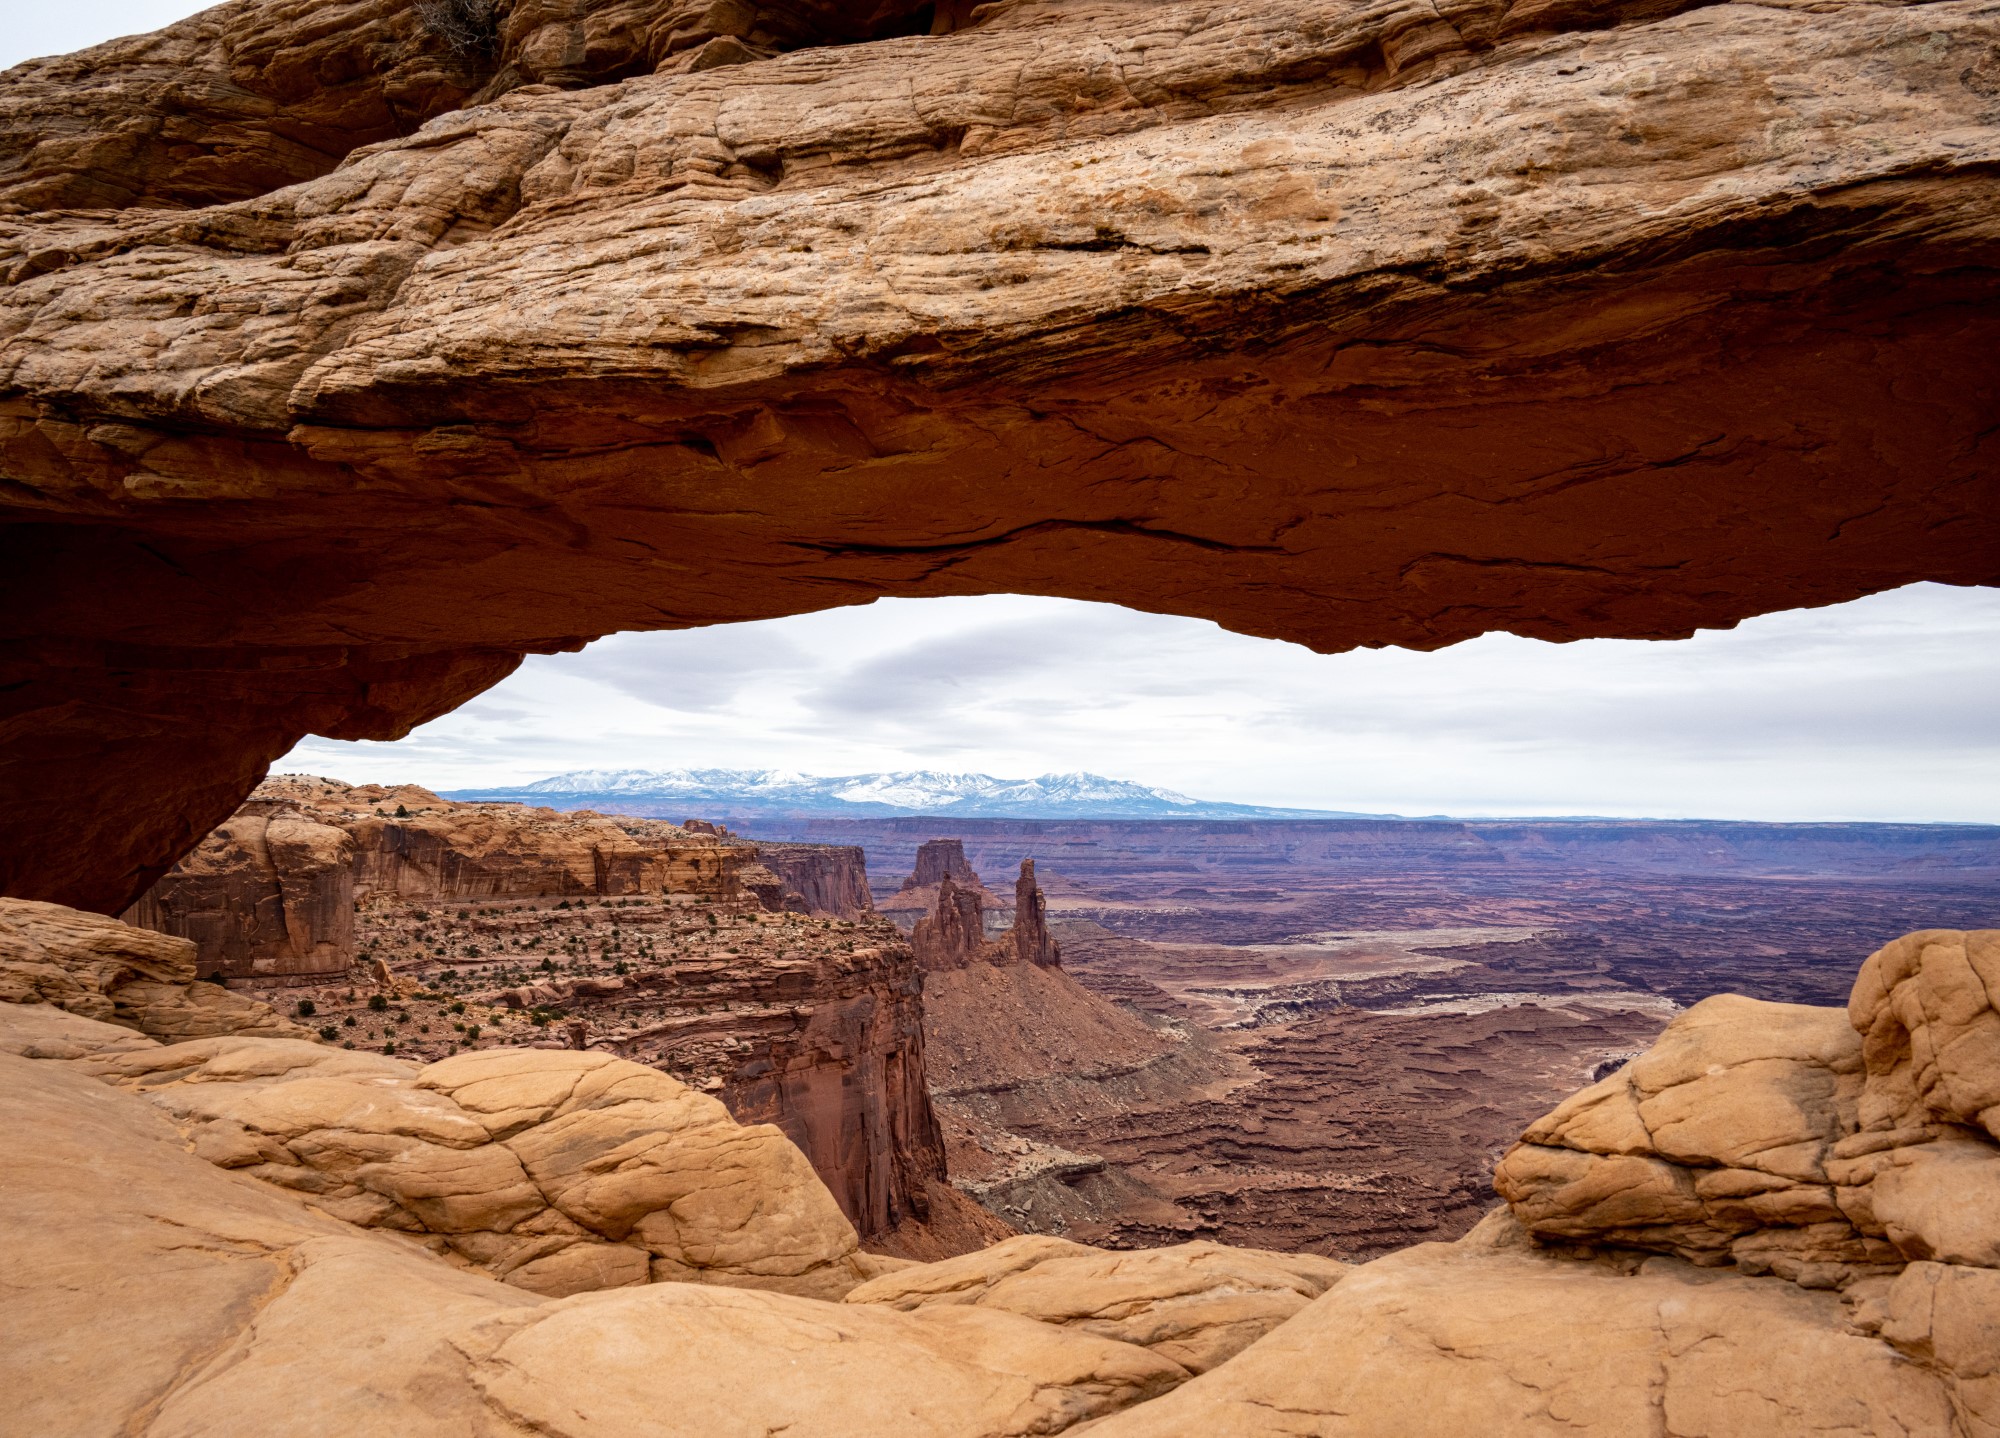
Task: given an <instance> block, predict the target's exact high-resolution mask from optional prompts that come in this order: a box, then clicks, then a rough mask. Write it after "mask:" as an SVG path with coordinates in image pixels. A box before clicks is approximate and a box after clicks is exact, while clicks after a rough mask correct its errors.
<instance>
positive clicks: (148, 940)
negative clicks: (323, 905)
mask: <svg viewBox="0 0 2000 1438" xmlns="http://www.w3.org/2000/svg"><path fill="white" fill-rule="evenodd" d="M0 1003H8V1004H53V1005H55V1006H56V1007H58V1008H61V1009H65V1010H67V1011H68V1012H70V1013H74V1014H79V1015H81V1016H83V1017H85V1018H92V1019H102V1020H104V1021H105V1022H107V1023H114V1024H120V1025H122V1026H124V1027H126V1028H130V1029H136V1030H137V1031H138V1032H140V1033H143V1034H148V1035H150V1036H152V1037H154V1038H159V1039H166V1040H169V1041H173V1040H180V1039H194V1038H204V1037H208V1036H211V1035H217V1034H270V1035H282V1036H286V1037H291V1038H298V1039H304V1038H306V1037H308V1031H307V1030H306V1029H303V1028H300V1027H299V1026H298V1025H297V1024H295V1023H293V1022H291V1021H290V1020H289V1019H283V1018H280V1017H279V1016H278V1015H277V1013H276V1012H275V1011H274V1010H273V1009H272V1008H271V1007H270V1006H269V1005H268V1004H261V1003H258V1002H257V1001H256V1000H254V999H246V998H244V997H243V996H241V995H240V994H233V993H231V992H229V990H228V989H225V988H223V987H221V986H220V985H217V984H209V983H201V982H198V981H197V980H196V979H195V946H194V945H193V944H192V943H190V942H189V941H188V940H186V939H182V938H174V937H170V936H168V935H165V934H157V933H154V932H152V931H151V930H149V929H141V928H137V927H134V926H133V925H131V924H126V923H121V922H119V921H118V920H117V919H110V918H106V917H104V916H103V915H101V914H87V913H82V912H79V911H78V910H75V909H70V908H65V907H63V906H62V905H60V904H40V903H35V902H33V901H31V900H26V899H0Z"/></svg>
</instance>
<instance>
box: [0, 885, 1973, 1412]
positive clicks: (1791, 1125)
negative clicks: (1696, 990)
mask: <svg viewBox="0 0 2000 1438" xmlns="http://www.w3.org/2000/svg"><path fill="white" fill-rule="evenodd" d="M1007 947H1010V948H1011V947H1012V946H1007ZM193 950H194V945H193V943H192V942H191V941H189V940H186V939H178V938H174V937H171V936H165V935H159V934H154V933H151V932H149V931H146V930H142V929H137V928H133V927H131V926H129V925H125V924H122V923H120V922H118V921H116V920H113V919H108V918H105V917H102V916H98V915H91V914H84V913H79V912H77V911H75V910H70V909H66V908H63V907H62V906H59V905H52V904H45V903H33V902H24V901H20V900H0V973H5V974H19V975H23V976H28V975H32V976H33V977H34V978H35V979H36V980H37V981H38V986H37V987H34V988H33V989H32V990H31V991H30V990H22V989H19V988H10V989H9V990H8V991H7V992H6V993H5V994H4V998H3V999H0V1071H4V1072H5V1074H6V1078H7V1082H6V1083H5V1084H4V1085H0V1094H4V1099H0V1110H4V1112H5V1117H6V1119H7V1121H8V1124H9V1131H10V1133H11V1134H12V1135H13V1141H12V1142H10V1144H9V1145H8V1146H7V1149H6V1152H5V1156H4V1159H0V1164H4V1168H5V1175H4V1181H3V1182H0V1211H4V1212H5V1214H6V1218H7V1222H8V1227H9V1231H10V1232H12V1233H17V1234H23V1235H28V1236H29V1241H28V1242H26V1243H24V1244H23V1245H22V1251H21V1255H20V1261H19V1262H17V1264H16V1267H15V1271H14V1276H13V1280H12V1282H11V1284H10V1299H9V1302H8V1304H7V1305H5V1306H4V1307H0V1333H4V1335H5V1337H6V1338H7V1340H8V1341H7V1342H6V1343H5V1344H4V1345H0V1370H4V1371H5V1372H6V1373H7V1374H8V1376H9V1378H10V1380H15V1379H18V1380H20V1387H19V1389H18V1390H17V1391H18V1392H19V1393H20V1395H21V1400H20V1403H19V1405H18V1407H17V1412H18V1413H19V1414H20V1415H21V1416H22V1418H23V1421H26V1422H29V1423H31V1424H33V1425H35V1426H36V1427H38V1428H39V1429H42V1430H45V1431H52V1432H65V1433H78V1434H83V1433H98V1432H107V1433H108V1432H112V1431H123V1432H143V1433H156V1434H160V1435H162V1438H164V1435H168V1434H184V1433H185V1434H192V1433H198V1432H215V1431H236V1430H240V1429H242V1428H243V1427H245V1426H246V1425H249V1424H253V1423H254V1424H255V1425H256V1427H257V1428H258V1430H259V1431H269V1432H273V1433H277V1434H281V1435H282V1434H301V1435H303V1434H305V1433H307V1432H314V1431H325V1427H326V1425H327V1424H328V1423H329V1422H331V1423H335V1424H338V1425H342V1426H347V1425H353V1426H356V1427H357V1430H359V1429H360V1428H362V1427H365V1426H367V1425H370V1424H373V1425H375V1426H380V1425H381V1424H383V1423H393V1425H394V1426H395V1428H396V1431H398V1432H409V1433H415V1434H426V1435H427V1434H433V1433H435V1434H443V1433H447V1432H450V1431H461V1432H463V1431H468V1430H469V1431H474V1432H478V1431H482V1430H484V1431H491V1432H505V1431H508V1430H509V1429H512V1430H513V1431H540V1432H544V1433H555V1434H561V1435H572V1438H585V1435H588V1434H612V1433H638V1432H645V1431H652V1432H659V1431H668V1432H674V1433H688V1434H694V1433H715V1432H748V1431H754V1429H755V1427H757V1426H761V1427H763V1428H764V1429H766V1430H767V1431H769V1430H779V1431H782V1430H783V1429H786V1428H800V1429H802V1430H803V1431H812V1432H816V1433H822V1434H826V1435H829V1438H862V1435H866V1434H872V1433H880V1432H887V1431H898V1432H924V1433H933V1434H938V1435H951V1438H989V1435H990V1438H1000V1435H1026V1434H1030V1433H1040V1434H1054V1433H1060V1432H1063V1431H1065V1430H1068V1429H1071V1428H1078V1427H1081V1426H1084V1425H1088V1426H1089V1427H1090V1428H1091V1429H1092V1430H1093V1431H1102V1432H1105V1433H1109V1434H1113V1435H1119V1434H1135V1435H1136V1434H1146V1435H1159V1434H1169V1435H1172V1434H1183V1433H1185V1434H1190V1435H1192V1434H1204V1435H1208V1434H1275V1433H1279V1432H1291V1433H1298V1432H1313V1433H1327V1434H1335V1433H1338V1434H1357V1435H1384V1438H1386V1435H1388V1434H1391V1433H1399V1434H1406V1433H1418V1434H1435V1435H1439V1438H1443V1435H1446V1434H1456V1433H1463V1432H1468V1431H1481V1432H1485V1431H1508V1432H1515V1431H1518V1432H1524V1433H1527V1432H1549V1431H1555V1429H1556V1428H1557V1427H1562V1428H1567V1429H1569V1430H1570V1431H1573V1432H1580V1433H1584V1434H1601V1435H1604V1438H1612V1435H1619V1434H1625V1433H1630V1432H1633V1431H1644V1430H1645V1429H1646V1428H1647V1427H1648V1426H1651V1427H1653V1428H1659V1427H1661V1426H1662V1425H1663V1424H1664V1425H1666V1426H1667V1429H1668V1431H1672V1429H1673V1428H1675V1427H1679V1428H1682V1429H1692V1430H1693V1431H1707V1432H1711V1433H1716V1434H1749V1433H1752V1432H1774V1433H1780V1434H1799V1435H1804V1434H1808V1433H1824V1432H1829V1431H1846V1432H1852V1433H1856V1434H1862V1433H1868V1434H1874V1433H1890V1432H1903V1433H1916V1432H1922V1433H1947V1432H1949V1433H1954V1434H1961V1435H1966V1438H1973V1435H1979V1434H1983V1433H1986V1432H1989V1431H1991V1430H1992V1428H1993V1426H1994V1424H1995V1423H1996V1422H2000V1406H1996V1395H2000V1389H1996V1386H1995V1374H1994V1370H1993V1355H1994V1353H1995V1351H1996V1350H1995V1347H1994V1343H1993V1337H1994V1335H1995V1333H1996V1332H2000V1283H1996V1282H1995V1279H1996V1277H1997V1276H2000V1244H1996V1238H1995V1235H1996V1233H2000V1203H1996V1196H2000V1144H1996V1140H2000V1011H1996V1009H1995V1008H1994V1006H1993V1002H1992V1000H1991V998H1990V994H1991V993H1992V991H1993V989H1994V988H1995V987H1996V986H2000V932H1995V931H1987V932H1971V933H1968V932H1964V931H1955V930H1929V931H1923V932H1919V933H1913V934H1909V935H1905V936H1903V937H1901V938H1899V939H1897V940H1896V941H1894V942H1893V943H1891V944H1889V945H1886V946H1884V947H1883V948H1882V949H1880V950H1878V951H1877V952H1876V953H1875V954H1874V955H1872V956H1871V957H1870V958H1869V959H1868V960H1867V961H1866V962H1865V963H1864V964H1863V965H1862V967H1861V970H1860V973H1859V975H1858V977H1857V978H1856V980H1855V982H1854V984H1853V987H1852V993H1851V995H1850V998H1849V1001H1848V1004H1847V1006H1846V1007H1845V1009H1841V1008H1826V1007H1813V1006H1809V1005H1794V1004H1780V1003H1771V1002H1768V1001H1763V1000H1756V999H1748V998H1743V997H1740V996H1734V995H1723V996H1718V997H1714V998H1711V999H1708V1000H1705V1001H1704V1002H1702V1003H1700V1004H1697V1005H1695V1006H1694V1007H1693V1008H1691V1009H1689V1010H1687V1011H1685V1012H1683V1013H1680V1014H1678V1015H1677V1016H1676V1017H1675V1018H1674V1019H1673V1020H1672V1022H1671V1023H1669V1024H1668V1026H1667V1027H1666V1029H1665V1030H1664V1032H1662V1033H1661V1034H1660V1035H1659V1037H1658V1038H1657V1039H1656V1040H1655V1041H1654V1042H1653V1043H1651V1044H1649V1045H1648V1046H1647V1047H1646V1048H1645V1049H1644V1050H1643V1051H1642V1052H1640V1053H1639V1054H1637V1055H1636V1056H1634V1057H1633V1058H1632V1059H1631V1060H1630V1061H1628V1062H1624V1063H1621V1064H1620V1065H1619V1066H1618V1067H1617V1068H1616V1069H1615V1070H1613V1071H1612V1072H1610V1073H1609V1074H1607V1075H1606V1076H1605V1077H1604V1078H1602V1079H1601V1080H1600V1081H1598V1082H1596V1083H1594V1084H1591V1085H1588V1086H1586V1087H1584V1088H1582V1089H1581V1090H1579V1091H1577V1092H1575V1093H1573V1094H1572V1095H1571V1096H1569V1097H1568V1098H1567V1099H1566V1100H1564V1101H1563V1102H1562V1103H1560V1104H1559V1105H1557V1106H1556V1107H1555V1108H1554V1109H1553V1110H1552V1111H1550V1112H1548V1113H1546V1114H1544V1115H1542V1116H1541V1117H1540V1118H1539V1119H1537V1120H1536V1121H1535V1122H1534V1123H1532V1124H1530V1125H1529V1126H1528V1128H1527V1129H1526V1130H1525V1132H1523V1133H1522V1134H1521V1136H1520V1138H1519V1139H1518V1141H1517V1142H1515V1143H1514V1144H1512V1145H1511V1147H1510V1148H1509V1149H1508V1150H1507V1152H1506V1153H1505V1155H1504V1156H1503V1158H1502V1160H1501V1163H1500V1165H1499V1169H1498V1172H1497V1174H1496V1182H1497V1184H1498V1186H1499V1188H1500V1191H1501V1192H1502V1194H1503V1195H1504V1196H1505V1200H1506V1201H1505V1203H1504V1204H1502V1205H1498V1206H1496V1207H1495V1208H1494V1209H1493V1210H1492V1211H1490V1212H1489V1213H1488V1214H1487V1215H1486V1216H1485V1217H1484V1218H1482V1219H1481V1221H1480V1222H1479V1223H1478V1224H1477V1226H1476V1227H1474V1228H1473V1229H1472V1231H1471V1232H1469V1233H1468V1234H1466V1235H1465V1236H1464V1237H1463V1238H1461V1239H1459V1240H1458V1241H1457V1242H1455V1243H1422V1244H1418V1245H1416V1246H1414V1247H1411V1248H1407V1249H1404V1250H1402V1251H1400V1252H1397V1253H1394V1254H1391V1255H1389V1256H1386V1257H1383V1258H1378V1259H1375V1260H1373V1261H1372V1262H1368V1263H1363V1264H1358V1265H1353V1264H1346V1263H1341V1262H1337V1261H1334V1260H1329V1259H1326V1258H1321V1257H1315V1256H1312V1255H1309V1254H1286V1253H1278V1252H1271V1251H1268V1250H1261V1249H1255V1248H1242V1247H1232V1246H1228V1245H1222V1244H1217V1243H1213V1242H1206V1241H1191V1242H1184V1243H1180V1244H1175V1245H1169V1246H1166V1247H1158V1248H1153V1249H1149V1250H1146V1251H1144V1252H1140V1253H1120V1252H1115V1251H1111V1250H1106V1249H1103V1248H1099V1247H1094V1246H1091V1245H1088V1244H1082V1243H1077V1242H1074V1241H1070V1240H1065V1239H1061V1238H1054V1237H1047V1236H1041V1235H1022V1236H1017V1237H1013V1238H1009V1239H1005V1240H1003V1241H1000V1242H997V1243H993V1244H990V1245H987V1246H984V1247H981V1248H979V1249H977V1250H976V1251H973V1252H970V1253H966V1254H963V1255H960V1256H956V1257H951V1258H946V1259H943V1260H937V1261H931V1262H918V1261H913V1260H911V1259H908V1258H899V1257H895V1256H889V1255H883V1254H879V1253H877V1252H873V1251H871V1249H870V1248H869V1247H867V1246H865V1245H864V1244H863V1243H862V1242H861V1241H860V1240H859V1238H858V1235H857V1234H856V1231H855V1229H854V1228H853V1227H852V1226H851V1225H850V1224H849V1223H848V1222H847V1221H846V1219H845V1218H844V1217H843V1216H842V1215H841V1213H840V1211H839V1208H838V1207H837V1206H836V1205H835V1203H834V1202H833V1198H832V1195H831V1194H830V1193H829V1192H828V1191H827V1190H826V1188H825V1187H824V1186H823V1185H821V1184H820V1183H819V1182H818V1179H817V1177H816V1176H815V1175H814V1174H813V1172H812V1169H811V1166H810V1165H809V1164H807V1163H806V1161H805V1159H804V1156H803V1155H802V1154H801V1153H800V1152H799V1150H798V1149H797V1148H796V1147H795V1146H794V1145H792V1144H791V1142H790V1141H789V1140H788V1139H786V1138H785V1136H784V1135H783V1134H782V1133H781V1132H780V1131H779V1130H778V1129H776V1128H774V1127H771V1126H769V1125H754V1124H753V1125H742V1124H739V1123H737V1122H736V1121H735V1120H734V1119H732V1118H731V1117H730V1116H729V1115H728V1113H727V1112H726V1110H725V1109H724V1108H723V1107H722V1105H721V1104H719V1103H717V1102H715V1101H714V1100H713V1099H711V1098H708V1097H705V1096H703V1095H701V1094H699V1093H697V1092H696V1091H694V1090H692V1089H690V1088H689V1087H688V1086H687V1085H685V1084H683V1083H681V1082H680V1081H678V1080H676V1079H674V1078H672V1077H671V1076H669V1075H666V1074H663V1073H661V1072H659V1071H658V1070H657V1069H653V1068H648V1067H645V1066H642V1065H639V1064H635V1063H632V1062H630V1061H628V1060H624V1059H619V1058H616V1057H612V1056H610V1055H606V1054H595V1053H583V1052H577V1051H574V1050H555V1051H542V1050H536V1049H532V1048H519V1047H515V1048H500V1049H488V1050H481V1051H473V1052H468V1053H459V1054H456V1055H454V1056H453V1057H450V1058H446V1059H442V1060H439V1061H436V1062H432V1063H427V1064H424V1065H421V1066H419V1065H416V1064H413V1063H410V1062H408V1061H405V1060H401V1059H397V1058H394V1057H390V1056H385V1055H377V1054H365V1053H358V1052H354V1051H351V1050H347V1049H344V1048H339V1047H335V1046H332V1045H329V1044H325V1043H320V1042H314V1041H312V1040H310V1039H304V1038H300V1037H294V1036H292V1035H291V1034H290V1033H288V1032H285V1031H283V1030H282V1029H277V1030H274V1028H273V1022H274V1018H275V1016H274V1015H273V1014H272V1013H271V1011H270V1010H269V1009H268V1008H264V1007H262V1006H245V1007H243V1008H242V1009H240V1010H239V1011H238V1015H237V1016H238V1017H240V1018H241V1019H242V1020H243V1021H244V1030H243V1031H241V1032H238V1031H235V1030H233V1029H232V1028H231V1026H230V1025H228V1024H224V1025H222V1026H221V1027H220V1028H219V1030H217V1031H214V1032H212V1033H211V1034H210V1035H209V1036H207V1037H202V1038H195V1039H182V1038H178V1037H176V1036H173V1035H168V1036H167V1041H165V1042H162V1041H161V1040H160V1039H158V1038H155V1037H153V1036H151V1035H149V1034H148V1033H147V1032H145V1031H144V1029H143V1027H142V1026H141V1025H140V1024H138V1023H135V1022H134V1020H133V1018H132V1016H131V1013H130V1011H129V1010H128V1011H126V1012H125V1013H122V1014H121V1013H119V1012H118V1011H117V1010H116V1009H115V1008H114V1009H113V1011H112V1012H111V1014H110V1016H109V1021H107V1019H105V1018H93V1017H90V1016H89V1014H90V1012H92V1011H93V1010H95V1011H97V1012H103V1009H102V1007H101V1006H102V1005H103V1004H104V1002H105V1000H106V998H107V996H113V995H115V992H116V991H117V989H118V988H119V987H120V986H121V982H124V983H129V982H132V981H133V980H131V979H129V978H125V977H124V976H126V975H128V974H130V973H134V972H141V971H145V970H154V971H158V970H162V969H170V970H172V972H167V973H165V974H164V976H163V977H160V978H156V979H153V980H150V981H151V982H154V983H156V984H160V985H162V986H163V987H165V988H166V989H169V990H174V991H177V992H179V993H181V994H182V995H183V996H185V994H186V993H187V992H189V991H191V990H192V989H194V988H196V987H199V986H200V985H199V984H198V983H197V982H196V981H193V980H191V979H187V978H185V977H184V975H185V973H186V972H188V971H191V970H192V968H193ZM974 967H975V968H977V967H987V968H995V969H998V968H1002V967H1011V968H1013V969H1015V970H1017V971H1019V972H1026V973H1033V972H1042V971H1044V969H1043V968H1042V966H1037V965H1033V964H1025V965H1024V964H1019V963H1009V964H1006V965H1000V964H994V963H991V962H990V961H984V962H982V964H979V965H975V966H974ZM1055 967H1056V966H1053V965H1051V966H1048V970H1047V971H1053V970H1054V968H1055ZM113 1288H115V1290H116V1292H117V1299H116V1301H117V1303H118V1304H119V1313H120V1315H121V1317H122V1319H123V1327H124V1329H125V1330H129V1332H126V1333H125V1334H124V1340H123V1341H122V1342H121V1345H120V1355H119V1356H120V1360H121V1361H120V1363H119V1365H117V1366H116V1368H115V1370H114V1375H115V1376H114V1378H113V1380H112V1381H106V1382H96V1383H72V1382H61V1383H48V1382H46V1381H36V1380H37V1379H43V1378H45V1377H46V1375H47V1374H48V1373H49V1372H50V1371H51V1370H58V1369H60V1368H61V1367H62V1366H63V1365H64V1364H65V1363H66V1362H70V1361H74V1360H75V1359H76V1358H77V1357H78V1356H79V1355H80V1352H81V1351H82V1350H81V1349H80V1347H79V1345H89V1344H91V1343H93V1342H96V1341H97V1339H96V1338H95V1336H94V1335H95V1334H96V1333H97V1332H98V1331H100V1329H101V1325H102V1322H103V1319H104V1313H103V1308H104V1305H105V1302H106V1300H105V1297H104V1295H105V1294H106V1293H107V1292H108V1291H110V1290H111V1289H113ZM217 1353H222V1354H224V1355H226V1356H225V1357H224V1358H223V1359H222V1360H221V1361H217V1360H216V1357H215V1355H216V1354H217ZM774 1366H776V1367H780V1368H782V1370H783V1373H784V1377H783V1380H782V1381H772V1378H771V1375H772V1372H773V1370H774ZM663 1367H673V1368H675V1370H676V1371H677V1372H680V1371H681V1370H686V1372H685V1375H684V1376H682V1377H681V1378H679V1379H678V1380H677V1382H676V1385H675V1399H674V1403H673V1405H672V1409H671V1411H670V1412H663V1411H662V1410H661V1408H660V1404H659V1386H658V1374H659V1372H660V1371H661V1369H662V1368H663ZM530 1423H531V1424H532V1427H529V1426H527V1425H528V1424H530ZM746 1424H747V1425H750V1426H749V1427H746V1426H745V1425H746Z"/></svg>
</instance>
